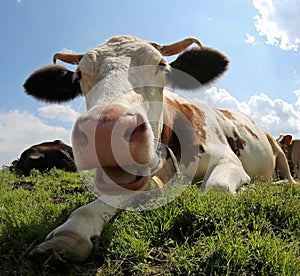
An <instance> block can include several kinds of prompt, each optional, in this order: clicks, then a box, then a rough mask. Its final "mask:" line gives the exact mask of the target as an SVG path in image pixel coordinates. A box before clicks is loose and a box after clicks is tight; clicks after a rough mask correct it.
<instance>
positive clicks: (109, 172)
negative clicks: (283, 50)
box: [24, 36, 228, 190]
mask: <svg viewBox="0 0 300 276" xmlns="http://www.w3.org/2000/svg"><path fill="white" fill-rule="evenodd" d="M193 43H196V44H197V45H198V47H197V48H193V49H190V50H186V51H184V52H183V53H182V54H181V55H179V56H178V57H177V59H176V60H175V61H173V62H171V63H170V64H169V63H168V62H167V60H166V59H165V58H164V56H170V55H175V54H178V53H180V52H182V51H183V50H185V49H186V48H187V47H189V46H190V45H191V44H193ZM57 59H59V60H62V61H64V62H67V63H70V64H78V67H77V69H76V71H75V72H72V71H70V70H68V69H66V68H65V67H62V66H60V65H56V64H55V63H56V60H57ZM227 65H228V60H227V58H226V57H225V56H224V55H223V54H221V53H219V52H218V51H216V50H213V49H209V48H205V47H202V45H201V44H200V42H199V41H198V40H196V39H194V38H188V39H184V40H182V41H180V42H178V43H174V44H171V45H164V46H162V45H159V44H157V43H153V42H149V41H145V40H141V39H138V38H136V37H132V36H119V37H113V38H111V39H110V40H109V41H107V42H106V43H104V44H101V45H99V46H98V47H97V48H95V49H93V50H90V51H89V52H87V53H86V54H84V55H77V54H63V53H58V54H55V55H54V65H49V66H45V67H42V68H41V69H39V70H37V71H36V72H34V73H33V74H32V75H31V76H30V77H29V78H28V79H27V80H26V82H25V84H24V87H25V89H26V92H27V93H28V94H30V95H32V96H33V97H35V98H37V99H41V100H44V101H47V102H64V101H68V100H71V99H73V98H75V97H76V96H78V95H80V94H83V95H84V97H85V100H86V107H87V113H86V114H84V115H82V116H80V117H79V118H78V120H77V121H76V123H75V126H74V129H73V133H72V143H73V151H74V156H75V162H76V164H77V167H78V169H79V170H87V169H91V168H97V172H96V176H95V182H96V184H98V186H100V187H102V188H101V189H102V190H106V188H107V187H109V186H110V185H111V184H112V183H116V184H118V185H115V186H118V187H123V188H127V189H130V190H139V189H141V188H142V187H143V186H144V185H145V184H146V183H147V182H148V178H149V175H150V174H151V173H152V172H153V170H154V169H155V168H156V166H157V164H158V162H159V153H158V151H157V148H158V145H159V141H160V135H161V132H162V127H163V116H162V114H163V112H162V110H163V89H164V87H165V86H168V85H169V86H173V87H179V88H180V89H189V90H191V89H195V88H198V87H199V86H201V85H205V84H208V83H210V82H211V81H213V80H214V79H216V78H217V77H219V76H220V75H222V73H223V72H224V71H225V70H226V68H227ZM105 187H106V188H105Z"/></svg>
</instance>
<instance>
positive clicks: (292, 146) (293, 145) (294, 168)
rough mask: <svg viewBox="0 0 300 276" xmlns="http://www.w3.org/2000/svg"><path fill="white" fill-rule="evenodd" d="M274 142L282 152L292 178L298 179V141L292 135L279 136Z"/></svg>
mask: <svg viewBox="0 0 300 276" xmlns="http://www.w3.org/2000/svg"><path fill="white" fill-rule="evenodd" d="M276 141H277V142H278V143H279V145H280V146H281V148H282V150H283V151H284V153H285V155H286V158H287V160H288V163H289V166H290V171H291V174H292V176H293V177H296V178H297V179H298V180H299V179H300V140H299V139H293V137H292V135H280V136H279V137H278V138H277V139H276Z"/></svg>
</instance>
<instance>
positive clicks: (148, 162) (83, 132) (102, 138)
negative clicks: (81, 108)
mask: <svg viewBox="0 0 300 276" xmlns="http://www.w3.org/2000/svg"><path fill="white" fill-rule="evenodd" d="M72 143H73V149H74V157H75V162H76V165H77V167H78V169H79V170H89V169H92V168H96V169H97V170H96V175H95V183H96V184H97V183H98V184H100V183H102V184H103V185H104V184H106V185H111V184H117V185H118V186H121V187H124V188H126V189H129V190H139V189H140V188H141V187H142V186H144V185H145V184H146V183H147V182H148V180H149V179H148V178H149V175H151V171H152V170H153V169H154V168H155V167H157V166H158V163H159V156H158V154H157V151H156V149H155V146H154V144H155V143H154V137H153V132H152V130H151V125H150V123H149V122H147V120H146V119H145V117H144V116H143V115H142V114H140V113H138V112H128V111H124V110H122V109H117V108H114V109H106V110H104V111H102V112H101V113H100V115H99V112H94V113H90V114H87V115H83V116H81V117H80V118H79V119H78V120H77V122H76V123H75V126H74V129H73V133H72ZM103 187H104V186H103Z"/></svg>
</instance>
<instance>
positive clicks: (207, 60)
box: [170, 47, 229, 89]
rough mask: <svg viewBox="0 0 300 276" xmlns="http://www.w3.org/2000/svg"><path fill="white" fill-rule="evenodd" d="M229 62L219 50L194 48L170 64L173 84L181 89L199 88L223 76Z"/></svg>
mask: <svg viewBox="0 0 300 276" xmlns="http://www.w3.org/2000/svg"><path fill="white" fill-rule="evenodd" d="M228 64H229V60H228V58H227V57H226V56H225V55H223V54H222V53H220V52H219V51H217V50H214V49H211V48H206V47H204V48H192V49H190V50H187V51H185V52H183V53H182V54H181V55H179V56H178V58H177V59H176V60H174V61H173V62H172V63H171V64H170V65H171V67H172V68H173V70H172V74H171V75H172V80H171V81H172V85H173V86H174V87H178V88H181V89H196V88H199V87H200V86H201V85H206V84H209V83H211V82H212V81H214V80H216V79H217V78H218V77H220V76H222V74H223V73H224V72H225V71H226V69H227V67H228Z"/></svg>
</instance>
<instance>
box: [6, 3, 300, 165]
mask: <svg viewBox="0 0 300 276" xmlns="http://www.w3.org/2000/svg"><path fill="white" fill-rule="evenodd" d="M299 12H300V0H285V1H283V0H282V1H275V0H253V1H241V0H226V1H217V0H211V1H199V0H194V1H193V0H191V1H189V0H187V1H179V0H173V1H161V0H160V1H158V0H151V1H142V0H128V1H123V0H103V1H99V0H86V1H81V0H72V1H71V0H51V1H46V0H40V1H36V0H6V1H1V3H0V26H1V43H0V53H1V65H2V66H1V67H2V72H1V82H0V91H1V95H2V97H1V98H2V99H1V102H0V166H1V165H3V164H9V163H10V162H11V161H13V160H14V159H16V158H18V157H19V155H20V153H21V152H22V151H23V150H24V149H25V148H27V147H28V146H30V145H32V144H36V143H40V142H42V141H47V140H49V141H50V140H53V139H62V140H64V141H65V142H66V143H70V131H71V128H72V125H73V121H74V119H75V118H76V116H77V115H78V111H80V110H82V106H83V98H80V99H77V100H74V101H72V102H70V103H67V104H65V105H61V106H58V105H49V104H44V103H41V102H37V101H35V100H34V99H32V98H30V97H29V96H27V95H26V94H25V93H24V91H23V87H22V85H23V83H24V81H25V79H26V78H27V76H28V75H29V74H31V73H32V72H33V71H34V70H35V69H37V68H39V67H40V66H42V65H45V64H49V63H51V62H52V56H53V54H54V53H55V52H58V51H74V52H77V53H84V52H86V51H88V50H89V49H90V48H93V47H95V46H97V45H98V44H100V43H102V42H104V41H105V40H107V39H108V38H110V37H111V36H114V35H120V34H131V35H136V36H139V37H141V38H144V39H148V40H152V41H156V42H158V43H161V44H164V43H172V42H175V41H178V40H180V39H183V38H185V37H188V36H194V37H197V38H198V39H199V40H200V41H201V42H202V44H203V45H205V46H210V47H214V48H216V49H218V50H220V51H222V52H223V53H225V54H226V55H227V56H228V57H229V58H230V60H231V64H230V69H229V71H228V72H227V73H226V74H225V75H224V77H223V78H222V79H221V80H219V81H218V82H217V83H215V84H213V85H211V86H210V87H207V88H206V89H205V90H203V91H199V92H198V93H193V95H191V97H193V98H197V97H200V98H201V97H203V95H204V96H205V97H208V98H210V101H211V102H213V104H214V106H217V107H220V108H230V109H236V110H239V111H241V112H244V113H246V114H247V115H249V116H250V117H252V118H253V119H254V120H255V121H257V122H258V123H259V124H260V125H261V126H262V127H263V129H265V130H266V131H268V132H270V133H271V134H272V135H274V136H275V137H276V136H278V135H279V134H280V133H290V134H293V135H294V137H298V138H299V137H300V122H298V121H299V120H298V118H299V116H300V56H299V52H300V46H299V45H300V29H299V26H300V17H299Z"/></svg>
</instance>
